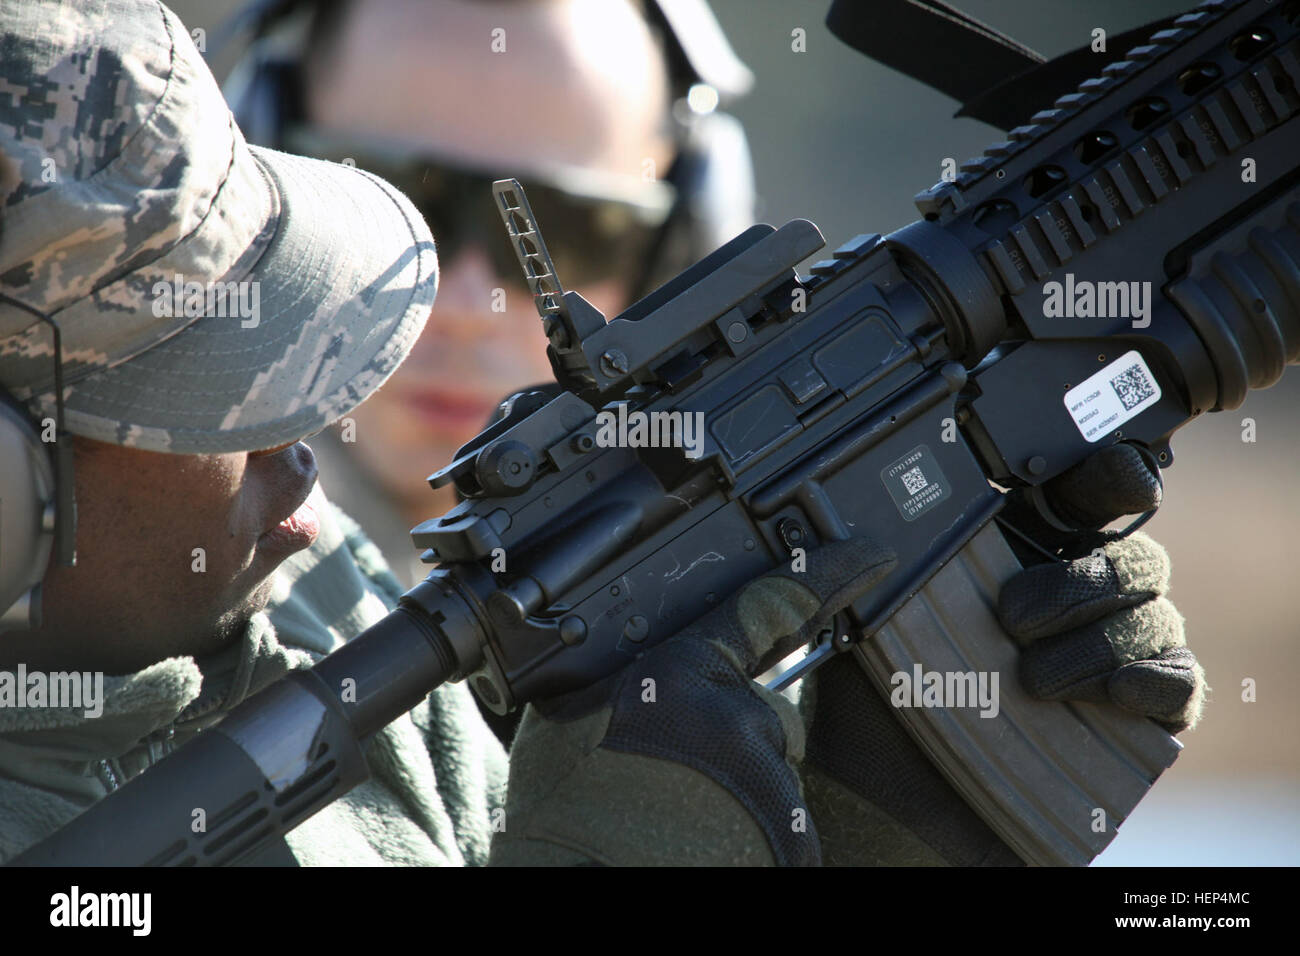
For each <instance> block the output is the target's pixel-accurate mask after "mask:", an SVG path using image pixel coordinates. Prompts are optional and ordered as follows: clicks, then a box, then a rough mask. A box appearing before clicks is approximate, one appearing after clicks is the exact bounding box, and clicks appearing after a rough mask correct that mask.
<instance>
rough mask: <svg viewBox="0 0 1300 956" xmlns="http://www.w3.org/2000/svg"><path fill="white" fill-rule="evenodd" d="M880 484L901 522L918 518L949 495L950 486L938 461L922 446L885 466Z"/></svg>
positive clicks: (881, 473) (950, 492) (926, 447)
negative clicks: (891, 499) (886, 492)
mask: <svg viewBox="0 0 1300 956" xmlns="http://www.w3.org/2000/svg"><path fill="white" fill-rule="evenodd" d="M880 480H881V481H883V482H884V483H885V488H887V489H888V490H889V496H890V497H891V498H893V499H894V507H895V508H897V509H898V513H899V514H900V515H902V516H903V520H904V521H912V520H914V519H916V518H919V517H920V516H921V515H923V514H925V513H926V512H927V511H929V510H930V509H931V508H933V507H934V506H935V505H937V504H938V503H939V502H941V501H943V500H944V499H945V498H947V497H948V496H949V495H950V494H952V486H951V485H949V484H948V478H947V476H946V475H944V473H943V471H942V470H941V469H940V468H939V461H938V459H936V458H935V457H934V453H933V452H931V451H930V449H929V447H928V446H926V445H917V446H916V447H915V448H913V449H912V450H911V451H909V452H908V453H907V454H906V455H904V456H903V457H902V458H899V459H898V460H897V461H894V462H891V463H890V464H888V465H886V466H885V467H884V469H882V470H881V472H880Z"/></svg>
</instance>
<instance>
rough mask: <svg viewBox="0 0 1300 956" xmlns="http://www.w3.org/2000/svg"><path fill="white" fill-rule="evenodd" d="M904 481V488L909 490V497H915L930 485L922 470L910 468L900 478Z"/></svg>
mask: <svg viewBox="0 0 1300 956" xmlns="http://www.w3.org/2000/svg"><path fill="white" fill-rule="evenodd" d="M899 477H900V478H902V479H903V487H905V488H906V489H907V493H908V494H909V495H914V494H916V493H917V492H918V491H920V490H921V489H922V488H924V487H926V485H928V484H930V483H929V482H928V481H926V480H925V475H923V474H921V469H920V468H919V467H918V468H910V469H908V470H907V471H905V472H903V473H902V475H900V476H899Z"/></svg>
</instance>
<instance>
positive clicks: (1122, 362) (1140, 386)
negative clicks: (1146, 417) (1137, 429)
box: [1065, 349, 1160, 442]
mask: <svg viewBox="0 0 1300 956" xmlns="http://www.w3.org/2000/svg"><path fill="white" fill-rule="evenodd" d="M1158 401H1160V383H1159V382H1157V381H1156V378H1155V376H1154V375H1152V374H1151V369H1150V368H1148V367H1147V363H1146V361H1145V360H1144V359H1143V358H1142V355H1141V353H1140V352H1138V351H1137V350H1136V349H1134V350H1131V351H1129V352H1125V353H1124V354H1123V355H1121V356H1120V357H1119V358H1117V359H1116V360H1115V361H1113V362H1111V363H1110V364H1109V365H1107V366H1106V367H1105V368H1103V369H1102V370H1101V371H1100V372H1097V373H1096V374H1095V375H1091V376H1089V377H1088V379H1087V380H1086V381H1084V382H1083V383H1082V384H1080V385H1076V386H1075V387H1074V388H1072V389H1070V390H1069V391H1068V392H1066V393H1065V410H1066V411H1067V412H1069V413H1070V418H1071V419H1072V420H1073V421H1074V424H1075V426H1076V427H1077V428H1078V429H1079V434H1081V435H1083V437H1084V438H1086V439H1087V440H1088V441H1090V442H1094V441H1100V440H1101V439H1102V438H1105V437H1106V436H1107V435H1109V434H1110V433H1111V432H1113V431H1114V430H1115V429H1116V428H1118V427H1119V426H1120V425H1123V424H1124V423H1125V422H1126V421H1128V420H1129V419H1130V418H1133V417H1134V416H1136V415H1139V414H1141V413H1142V412H1144V411H1146V410H1147V409H1148V408H1150V407H1151V406H1152V405H1154V404H1155V403H1156V402H1158Z"/></svg>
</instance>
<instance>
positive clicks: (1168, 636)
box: [800, 445, 1205, 866]
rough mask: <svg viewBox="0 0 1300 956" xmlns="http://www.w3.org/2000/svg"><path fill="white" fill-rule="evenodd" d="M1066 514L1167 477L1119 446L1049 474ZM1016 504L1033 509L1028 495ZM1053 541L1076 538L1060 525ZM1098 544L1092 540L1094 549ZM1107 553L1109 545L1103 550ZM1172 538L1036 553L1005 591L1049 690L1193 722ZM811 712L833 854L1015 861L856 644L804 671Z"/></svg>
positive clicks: (1134, 495)
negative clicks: (865, 666) (1042, 558)
mask: <svg viewBox="0 0 1300 956" xmlns="http://www.w3.org/2000/svg"><path fill="white" fill-rule="evenodd" d="M1044 493H1045V496H1046V499H1047V501H1048V504H1049V505H1050V506H1051V507H1052V509H1053V510H1054V511H1056V513H1057V515H1058V516H1060V517H1062V518H1064V519H1065V520H1066V521H1068V522H1070V523H1072V524H1074V525H1076V526H1079V527H1086V528H1098V527H1101V526H1102V525H1104V524H1106V523H1108V522H1109V521H1111V520H1113V519H1115V518H1117V517H1119V516H1120V515H1123V514H1136V513H1139V512H1144V511H1147V510H1151V509H1154V508H1156V507H1158V505H1159V503H1160V484H1159V482H1158V480H1157V479H1156V477H1155V475H1154V474H1153V473H1152V472H1151V470H1150V469H1149V468H1148V467H1147V465H1146V464H1145V463H1144V462H1143V460H1142V457H1141V456H1140V455H1139V454H1138V453H1137V451H1136V450H1134V449H1133V448H1131V447H1130V446H1127V445H1116V446H1110V447H1108V448H1106V449H1103V450H1101V451H1100V452H1098V453H1097V454H1094V455H1093V456H1091V457H1090V458H1088V459H1086V460H1085V461H1083V462H1081V463H1080V464H1079V465H1078V466H1076V467H1075V468H1074V469H1071V470H1070V471H1067V472H1066V473H1064V474H1062V475H1060V476H1058V477H1057V478H1055V479H1053V480H1052V481H1051V482H1048V483H1047V484H1046V485H1045V486H1044ZM1005 513H1006V514H1008V515H1010V516H1013V518H1014V520H1015V522H1016V524H1017V526H1018V527H1021V528H1022V530H1032V531H1033V532H1034V534H1035V535H1036V536H1039V537H1048V536H1047V527H1046V525H1045V524H1044V525H1042V526H1037V525H1034V524H1032V522H1031V521H1030V520H1029V515H1030V512H1029V509H1028V508H1027V506H1026V502H1025V500H1024V497H1023V496H1022V495H1020V494H1019V493H1018V494H1016V495H1015V496H1013V500H1012V501H1011V502H1009V505H1008V508H1007V510H1006V512H1005ZM1048 540H1049V542H1050V544H1051V546H1053V547H1057V546H1061V545H1064V544H1066V543H1067V542H1068V541H1070V540H1078V536H1072V535H1065V534H1061V535H1060V536H1059V537H1058V538H1057V539H1056V540H1052V539H1051V538H1048ZM1095 543H1096V542H1095V541H1087V542H1085V544H1086V547H1085V550H1084V553H1087V549H1088V548H1091V547H1092V546H1093V545H1094V544H1095ZM1103 555H1104V556H1103ZM1168 575H1169V565H1168V558H1167V556H1166V555H1165V553H1164V551H1163V549H1161V548H1160V546H1159V545H1157V544H1156V543H1155V542H1154V541H1152V540H1151V539H1150V538H1148V537H1146V536H1145V535H1138V534H1134V535H1132V536H1130V537H1129V538H1127V539H1124V540H1122V541H1116V542H1111V543H1108V544H1105V545H1104V547H1103V550H1102V553H1101V554H1098V555H1096V556H1093V555H1089V556H1088V557H1084V558H1081V559H1076V560H1073V561H1070V562H1069V563H1066V564H1048V565H1035V566H1033V567H1030V568H1028V569H1026V570H1025V571H1023V572H1021V573H1020V574H1018V575H1016V576H1015V577H1013V578H1012V579H1011V580H1010V581H1008V582H1007V584H1006V585H1005V586H1004V587H1003V589H1002V592H1001V594H1000V595H999V607H1000V611H1001V616H1002V619H1003V622H1004V626H1005V627H1007V629H1008V630H1009V631H1010V632H1012V633H1013V634H1014V635H1016V636H1017V637H1019V638H1020V639H1021V641H1022V642H1023V641H1029V642H1032V643H1030V644H1029V647H1028V648H1027V649H1026V651H1025V653H1024V654H1023V655H1022V660H1021V679H1022V682H1023V683H1024V684H1025V686H1026V688H1027V689H1028V690H1029V691H1030V693H1032V694H1035V695H1036V696H1042V697H1044V698H1045V699H1053V700H1058V699H1066V698H1070V699H1079V698H1086V699H1091V700H1097V699H1105V698H1106V696H1107V695H1109V698H1110V699H1111V700H1113V701H1115V702H1116V703H1118V704H1120V705H1121V706H1125V707H1128V708H1129V709H1131V710H1136V711H1138V712H1139V713H1145V714H1148V715H1151V716H1153V717H1156V718H1157V719H1159V720H1160V721H1161V722H1162V723H1164V725H1165V726H1167V727H1168V728H1170V729H1182V728H1183V727H1185V726H1188V725H1191V724H1193V723H1194V722H1195V719H1196V717H1197V715H1198V714H1199V712H1200V706H1201V700H1202V697H1203V694H1204V688H1205V683H1204V675H1203V673H1202V672H1201V669H1200V666H1199V665H1198V664H1197V663H1196V661H1195V658H1193V657H1192V655H1191V652H1190V651H1188V650H1187V648H1186V646H1185V641H1184V639H1183V634H1182V618H1181V617H1180V616H1179V615H1178V613H1177V611H1175V610H1174V608H1173V605H1171V604H1170V603H1169V602H1168V600H1166V599H1165V598H1164V597H1163V594H1164V592H1165V590H1166V589H1167V587H1168ZM800 710H801V712H802V713H803V714H804V717H805V720H806V721H808V725H809V730H808V743H807V748H806V749H807V757H806V759H805V761H804V786H805V790H806V795H807V799H808V807H809V810H810V812H811V814H812V816H813V818H814V819H815V820H816V821H817V825H818V828H819V830H820V833H821V837H822V850H823V858H824V861H825V862H826V863H827V864H857V865H925V864H938V865H942V864H950V865H959V866H969V865H1015V864H1018V863H1019V859H1018V858H1017V857H1016V856H1015V854H1014V853H1013V852H1012V851H1011V850H1010V848H1008V847H1007V846H1006V845H1005V844H1004V843H1002V841H1001V840H1000V839H999V838H998V837H997V835H996V834H995V833H994V832H993V831H992V830H991V829H990V828H989V827H988V826H987V825H986V824H985V823H984V822H983V821H982V820H981V819H980V818H979V817H978V816H977V815H976V814H975V813H974V811H972V810H971V809H970V808H969V806H967V804H966V803H965V801H964V800H963V799H962V798H961V797H960V796H959V795H958V794H957V792H956V791H955V790H954V789H953V788H952V787H951V785H949V784H948V782H947V781H946V780H945V779H944V778H943V776H942V775H941V774H940V773H939V771H938V770H936V769H935V768H934V766H933V765H932V764H931V763H930V761H929V760H928V758H926V757H925V755H924V754H923V753H922V752H921V750H920V749H919V748H918V747H917V746H916V744H914V743H913V741H912V739H911V738H910V736H908V734H907V732H906V731H905V730H904V729H903V727H902V724H901V723H900V721H899V720H898V719H897V715H896V714H895V713H894V712H893V708H892V707H890V705H889V704H888V702H887V701H886V700H885V698H884V697H883V696H882V695H881V694H880V692H879V691H877V690H876V689H875V688H874V687H873V686H872V685H871V683H870V682H869V680H868V679H867V677H866V675H865V674H864V673H863V672H862V669H861V667H860V666H859V665H858V664H857V662H856V661H854V660H853V659H852V658H851V657H850V656H849V655H840V656H837V657H836V658H835V659H833V660H831V661H829V662H827V663H826V664H825V665H823V666H822V667H821V668H820V669H819V670H818V671H817V672H816V673H815V674H813V675H812V677H811V678H809V679H807V680H805V681H804V688H803V696H802V698H801V701H800Z"/></svg>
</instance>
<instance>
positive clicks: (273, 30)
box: [213, 0, 755, 301]
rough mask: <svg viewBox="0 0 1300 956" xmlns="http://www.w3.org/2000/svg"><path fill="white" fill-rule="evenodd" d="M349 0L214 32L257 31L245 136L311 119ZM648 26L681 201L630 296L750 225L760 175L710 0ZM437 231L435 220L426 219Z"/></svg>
mask: <svg viewBox="0 0 1300 956" xmlns="http://www.w3.org/2000/svg"><path fill="white" fill-rule="evenodd" d="M345 3H346V0H254V2H252V3H250V4H249V5H248V6H246V7H244V8H243V9H242V10H240V11H239V12H237V13H236V14H235V15H234V16H233V17H231V19H230V20H229V21H227V23H226V24H224V25H223V26H222V28H221V29H220V31H218V35H217V38H216V39H215V40H214V43H213V47H214V49H217V48H220V47H221V46H223V45H225V44H227V43H229V42H231V40H232V39H233V38H234V37H235V36H237V35H244V34H247V33H249V32H250V31H251V34H252V37H251V40H250V41H249V44H248V49H247V53H246V54H245V55H244V56H243V57H242V59H241V60H240V61H239V63H238V64H237V65H236V66H235V68H234V69H233V70H232V72H231V74H230V78H229V79H228V80H227V82H226V84H225V93H226V99H227V100H228V101H229V103H230V106H231V109H232V111H233V112H234V115H235V119H236V121H237V122H238V123H239V126H240V129H242V130H243V132H244V135H245V136H246V137H247V138H248V139H249V141H251V142H254V143H259V144H261V145H264V146H269V147H272V148H280V149H282V148H285V147H284V142H283V135H284V132H285V130H286V129H288V128H289V127H291V126H292V125H294V124H301V123H303V122H305V121H306V111H305V108H304V102H305V98H304V95H303V89H304V83H305V80H304V69H303V64H304V60H305V51H306V50H307V49H308V48H309V47H311V46H312V45H313V44H314V43H315V42H317V41H318V39H319V38H320V37H321V36H322V34H323V33H325V32H326V31H327V30H328V29H329V28H330V27H331V25H332V24H333V23H336V22H337V19H338V17H339V16H340V15H341V11H342V10H343V9H344V7H345ZM643 13H644V16H645V19H646V21H647V23H649V25H650V26H651V28H652V29H653V30H654V31H656V32H657V33H658V34H659V35H660V37H661V38H662V39H663V49H664V53H665V58H666V61H667V65H668V74H669V82H670V86H671V95H672V97H673V100H674V102H673V107H672V114H673V119H672V126H673V135H674V139H675V140H676V144H677V153H676V158H675V160H674V161H673V164H672V166H671V168H670V169H669V170H668V173H667V175H666V176H665V177H664V179H665V180H666V181H667V182H668V183H669V184H670V185H672V186H673V187H674V190H675V200H674V204H673V207H672V209H671V211H670V212H669V214H668V216H667V218H666V219H665V221H664V223H663V226H662V227H661V232H660V234H659V236H658V237H657V238H656V241H655V242H654V243H653V245H652V251H651V255H650V256H649V258H648V259H647V260H646V263H645V266H644V268H643V269H642V270H641V274H640V275H639V276H637V277H635V281H634V286H633V289H632V296H631V301H635V300H636V299H638V298H640V297H641V296H642V295H644V294H645V293H647V292H649V291H651V290H652V289H654V288H656V287H657V286H658V285H659V284H661V283H662V282H664V281H666V280H667V279H670V278H672V277H673V276H675V275H676V274H677V273H678V272H680V271H681V270H682V269H685V268H686V267H687V266H689V265H692V264H693V263H695V262H696V261H697V260H698V259H700V258H701V257H703V256H705V255H707V254H708V253H710V252H712V251H713V250H714V249H716V248H717V247H718V246H720V245H722V244H723V243H725V242H727V241H728V240H730V239H731V238H733V237H734V236H736V235H737V234H739V233H740V232H742V231H744V230H745V229H747V228H749V226H751V225H753V221H754V205H755V195H754V177H753V166H752V162H751V159H750V153H749V146H748V143H747V141H746V139H745V134H744V131H743V129H742V127H741V126H740V123H739V121H737V120H736V119H735V118H734V117H733V116H730V115H729V114H726V113H724V112H721V111H719V110H718V109H716V106H717V105H718V104H719V103H721V102H723V101H725V100H727V99H730V98H734V97H737V96H740V95H742V94H744V93H745V92H746V91H747V90H748V89H749V87H750V85H751V84H752V82H753V76H752V74H751V73H750V72H749V70H748V68H746V67H745V65H744V64H743V63H741V62H740V60H739V59H738V58H737V57H736V55H735V53H734V51H733V50H732V49H731V46H730V44H729V43H728V42H727V39H726V37H725V35H724V34H723V33H722V28H721V27H720V26H719V24H718V21H717V19H716V18H715V17H714V16H713V12H712V11H711V10H710V9H709V6H708V3H707V0H653V2H651V0H645V2H644V3H643ZM430 226H431V228H432V229H433V230H434V235H435V237H436V235H437V226H438V224H437V223H430Z"/></svg>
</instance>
